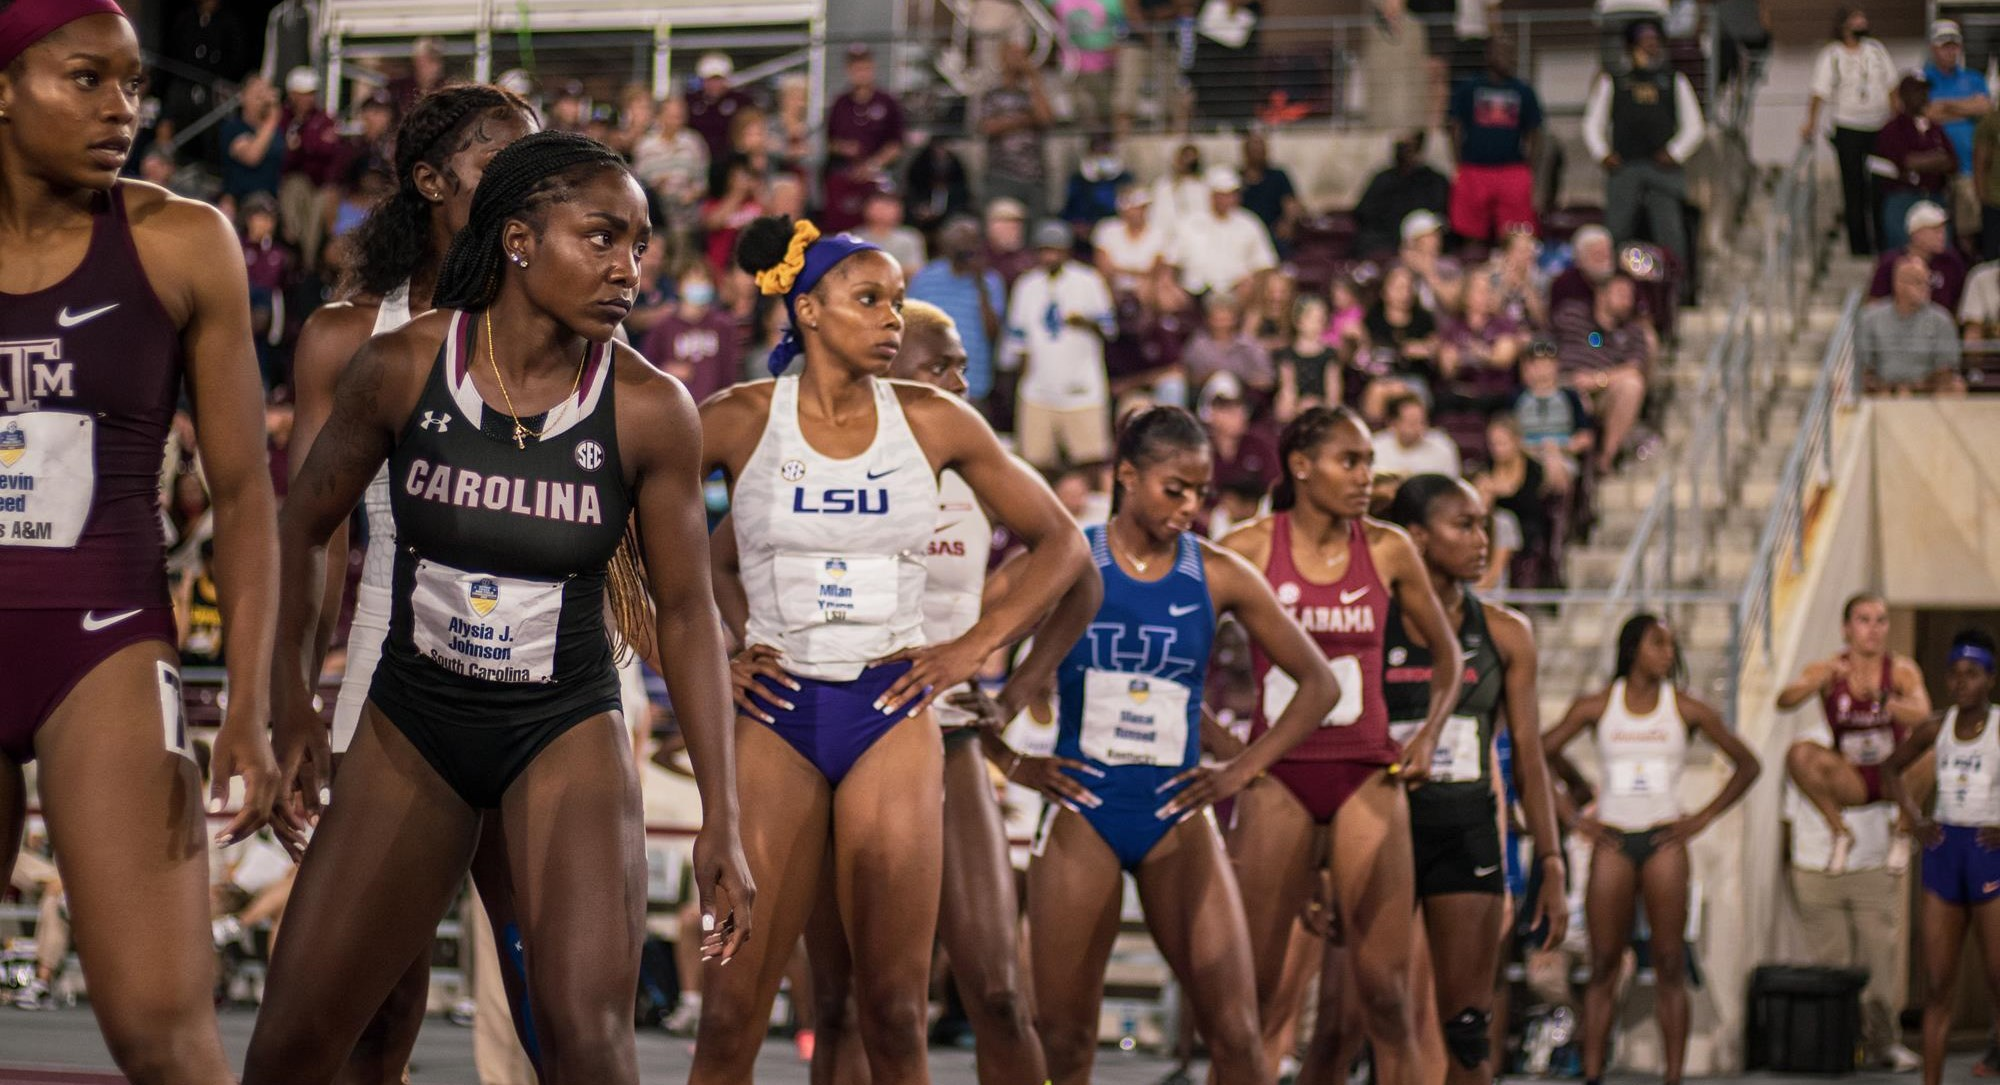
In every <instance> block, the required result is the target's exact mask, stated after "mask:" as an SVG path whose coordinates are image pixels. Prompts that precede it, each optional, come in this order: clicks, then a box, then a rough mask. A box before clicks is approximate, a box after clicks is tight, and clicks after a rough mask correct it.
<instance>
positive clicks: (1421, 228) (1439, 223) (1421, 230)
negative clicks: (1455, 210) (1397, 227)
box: [1403, 209, 1444, 241]
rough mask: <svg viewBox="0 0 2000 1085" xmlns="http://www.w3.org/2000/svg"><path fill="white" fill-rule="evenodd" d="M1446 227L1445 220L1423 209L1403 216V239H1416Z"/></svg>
mask: <svg viewBox="0 0 2000 1085" xmlns="http://www.w3.org/2000/svg"><path fill="white" fill-rule="evenodd" d="M1442 229H1444V220H1443V219H1441V218H1439V217H1437V216H1436V215H1435V214H1432V213H1431V212H1429V211H1425V210H1422V209H1419V210H1416V211H1412V212H1410V213H1409V214H1407V215H1404V216H1403V240H1404V241H1415V240H1416V239H1417V238H1420V237H1422V236H1424V235H1425V234H1431V233H1436V232H1437V231H1439V230H1442Z"/></svg>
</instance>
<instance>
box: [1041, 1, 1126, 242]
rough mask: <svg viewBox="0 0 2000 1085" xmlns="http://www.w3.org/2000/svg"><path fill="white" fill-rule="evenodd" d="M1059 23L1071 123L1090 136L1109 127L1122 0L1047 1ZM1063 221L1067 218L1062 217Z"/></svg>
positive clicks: (1121, 30)
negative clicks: (1070, 100)
mask: <svg viewBox="0 0 2000 1085" xmlns="http://www.w3.org/2000/svg"><path fill="white" fill-rule="evenodd" d="M1049 11H1050V13H1051V14H1053V15H1054V16H1055V17H1056V21H1057V22H1059V23H1061V24H1062V28H1063V34H1062V67H1063V73H1064V74H1065V75H1067V76H1068V77H1069V85H1070V92H1071V94H1072V96H1073V98H1072V100H1073V101H1074V102H1075V103H1076V108H1075V110H1074V116H1073V117H1071V120H1072V121H1073V122H1074V123H1075V124H1076V126H1077V127H1078V128H1081V129H1083V130H1084V131H1086V132H1090V133H1092V134H1093V135H1096V134H1101V133H1109V132H1110V131H1111V129H1112V127H1113V116H1112V111H1113V105H1112V99H1113V95H1114V89H1115V88H1114V82H1115V79H1116V61H1117V56H1116V53H1115V52H1114V50H1115V49H1116V48H1117V46H1118V39H1119V38H1120V37H1121V36H1123V35H1124V34H1125V3H1124V0H1051V2H1050V3H1049ZM1063 217H1064V218H1069V216H1068V215H1064V216H1063Z"/></svg>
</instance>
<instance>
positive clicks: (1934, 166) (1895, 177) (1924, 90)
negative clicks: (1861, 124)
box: [1868, 75, 1958, 251]
mask: <svg viewBox="0 0 2000 1085" xmlns="http://www.w3.org/2000/svg"><path fill="white" fill-rule="evenodd" d="M1896 104H1897V111H1896V115H1895V116H1894V117H1891V118H1889V123H1887V124H1885V125H1883V126H1882V130H1881V131H1880V132H1878V133H1876V135H1875V149H1874V151H1873V152H1872V153H1870V155H1869V157H1868V163H1869V168H1870V169H1872V170H1873V171H1874V172H1875V175H1876V180H1877V181H1878V182H1879V185H1880V188H1881V192H1882V222H1881V234H1880V236H1881V238H1882V248H1883V249H1884V250H1885V251H1886V250H1889V249H1900V248H1902V247H1903V246H1904V245H1905V244H1907V243H1908V242H1909V234H1908V231H1907V229H1906V227H1905V220H1906V219H1907V217H1908V216H1909V213H1910V208H1912V207H1914V206H1916V205H1917V204H1919V203H1922V202H1925V201H1929V202H1931V203H1934V204H1937V205H1938V206H1939V207H1947V206H1949V205H1950V202H1951V178H1952V176H1953V175H1954V174H1956V173H1957V172H1958V153H1957V152H1956V151H1954V150H1952V147H1951V140H1950V139H1949V138H1947V137H1946V135H1945V132H1944V129H1943V128H1941V127H1939V126H1938V125H1937V124H1936V123H1934V122H1933V121H1932V120H1931V119H1930V117H1928V116H1927V115H1926V111H1927V110H1928V109H1929V107H1930V85H1929V84H1928V83H1925V82H1924V81H1923V79H1922V78H1921V77H1918V76H1914V75H1908V76H1904V77H1903V81H1902V82H1901V83H1898V84H1896Z"/></svg>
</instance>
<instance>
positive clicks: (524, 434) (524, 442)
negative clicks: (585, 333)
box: [486, 309, 590, 448]
mask: <svg viewBox="0 0 2000 1085" xmlns="http://www.w3.org/2000/svg"><path fill="white" fill-rule="evenodd" d="M589 357H590V345H589V344H587V343H586V344H584V348H583V357H581V358H578V359H577V360H576V379H575V380H572V381H570V382H569V395H568V396H565V397H564V398H563V402H564V403H568V402H570V401H571V400H573V399H575V398H576V390H577V389H578V388H581V387H583V364H584V361H585V360H586V359H588V358H589ZM486 364H487V365H490V366H492V367H493V381H494V383H496V384H498V385H499V386H500V398H501V399H504V400H506V401H507V415H508V417H510V418H512V419H513V420H514V447H515V448H526V447H528V438H530V437H533V438H534V439H535V440H537V441H539V440H541V439H542V434H544V433H546V432H548V428H549V424H548V422H547V421H544V422H543V423H542V428H541V429H539V430H533V429H529V428H528V426H527V424H526V423H524V422H522V421H521V415H520V413H519V412H517V411H515V410H514V397H513V396H511V395H508V394H507V378H505V377H502V376H501V375H500V362H499V360H498V359H496V358H494V357H493V310H491V309H488V310H486ZM548 413H549V414H551V415H553V414H554V413H555V408H553V407H551V408H549V411H548Z"/></svg>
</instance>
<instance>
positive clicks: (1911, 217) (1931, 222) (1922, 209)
mask: <svg viewBox="0 0 2000 1085" xmlns="http://www.w3.org/2000/svg"><path fill="white" fill-rule="evenodd" d="M1947 218H1948V216H1947V215H1946V214H1945V213H1944V208H1942V207H1939V206H1938V205H1937V204H1934V203H1932V202H1930V201H1929V200H1921V201H1919V202H1917V203H1915V204H1912V205H1911V206H1910V210H1909V213H1908V214H1906V215H1904V216H1903V230H1904V231H1905V232H1906V233H1913V232H1915V231H1917V230H1922V229H1926V228H1928V227H1931V226H1943V225H1944V224H1945V222H1946V220H1947Z"/></svg>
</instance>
